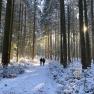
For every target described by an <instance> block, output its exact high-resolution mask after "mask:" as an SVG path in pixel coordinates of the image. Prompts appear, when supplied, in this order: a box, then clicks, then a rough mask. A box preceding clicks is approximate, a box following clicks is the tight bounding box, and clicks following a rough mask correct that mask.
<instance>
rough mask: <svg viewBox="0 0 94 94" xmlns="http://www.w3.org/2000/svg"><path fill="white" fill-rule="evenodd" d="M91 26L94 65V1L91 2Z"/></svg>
mask: <svg viewBox="0 0 94 94" xmlns="http://www.w3.org/2000/svg"><path fill="white" fill-rule="evenodd" d="M91 25H92V59H93V63H94V26H93V25H94V13H93V0H91Z"/></svg>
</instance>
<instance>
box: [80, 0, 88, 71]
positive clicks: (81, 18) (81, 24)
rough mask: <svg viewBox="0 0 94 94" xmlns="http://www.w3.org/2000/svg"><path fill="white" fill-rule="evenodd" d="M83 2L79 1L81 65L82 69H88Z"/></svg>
mask: <svg viewBox="0 0 94 94" xmlns="http://www.w3.org/2000/svg"><path fill="white" fill-rule="evenodd" d="M83 27H84V25H83V0H79V28H80V45H81V63H82V68H83V69H86V68H87V67H86V53H85V52H86V51H85V38H84V31H83Z"/></svg>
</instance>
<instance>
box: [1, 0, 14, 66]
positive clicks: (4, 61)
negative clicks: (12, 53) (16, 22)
mask: <svg viewBox="0 0 94 94" xmlns="http://www.w3.org/2000/svg"><path fill="white" fill-rule="evenodd" d="M11 14H12V0H7V6H6V17H5V28H4V39H3V51H2V65H3V67H5V66H6V67H7V66H8V64H9V44H10V30H11V28H10V27H11V19H12V15H11Z"/></svg>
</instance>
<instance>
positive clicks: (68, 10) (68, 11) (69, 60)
mask: <svg viewBox="0 0 94 94" xmlns="http://www.w3.org/2000/svg"><path fill="white" fill-rule="evenodd" d="M67 13H68V62H71V59H70V7H69V5H68V6H67Z"/></svg>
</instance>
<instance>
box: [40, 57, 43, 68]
mask: <svg viewBox="0 0 94 94" xmlns="http://www.w3.org/2000/svg"><path fill="white" fill-rule="evenodd" d="M42 62H43V60H42V58H40V66H41V65H42Z"/></svg>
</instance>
